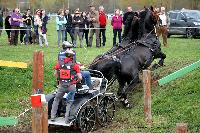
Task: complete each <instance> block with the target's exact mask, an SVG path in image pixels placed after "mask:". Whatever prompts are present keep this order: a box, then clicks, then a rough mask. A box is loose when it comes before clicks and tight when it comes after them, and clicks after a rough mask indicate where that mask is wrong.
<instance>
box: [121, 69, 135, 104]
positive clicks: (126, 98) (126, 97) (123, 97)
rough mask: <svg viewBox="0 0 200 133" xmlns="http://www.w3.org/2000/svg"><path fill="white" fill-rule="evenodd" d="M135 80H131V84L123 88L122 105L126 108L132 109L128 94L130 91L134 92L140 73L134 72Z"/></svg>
mask: <svg viewBox="0 0 200 133" xmlns="http://www.w3.org/2000/svg"><path fill="white" fill-rule="evenodd" d="M132 76H133V78H132V79H131V80H129V81H128V82H129V84H128V85H127V86H126V87H124V88H123V90H122V94H121V98H122V103H123V105H124V106H125V107H126V108H131V105H130V103H129V101H128V96H127V95H128V92H129V91H130V90H132V89H133V88H134V87H135V86H136V85H137V84H138V82H139V73H138V72H134V73H133V74H132Z"/></svg>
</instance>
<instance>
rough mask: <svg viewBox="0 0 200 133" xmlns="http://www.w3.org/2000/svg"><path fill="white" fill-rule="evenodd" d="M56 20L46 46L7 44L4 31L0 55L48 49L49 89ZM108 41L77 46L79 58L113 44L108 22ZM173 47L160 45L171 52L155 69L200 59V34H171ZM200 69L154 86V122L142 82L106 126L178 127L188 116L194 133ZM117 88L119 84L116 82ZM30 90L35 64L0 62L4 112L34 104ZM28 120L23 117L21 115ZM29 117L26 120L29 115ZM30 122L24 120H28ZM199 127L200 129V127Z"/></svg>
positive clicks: (26, 56) (15, 56)
mask: <svg viewBox="0 0 200 133" xmlns="http://www.w3.org/2000/svg"><path fill="white" fill-rule="evenodd" d="M55 29H56V28H55V23H54V21H53V20H51V21H50V22H49V24H48V34H47V38H48V41H49V47H48V48H40V47H39V46H38V45H30V46H24V45H18V46H16V47H14V46H9V45H8V44H7V38H6V33H5V32H3V35H2V36H1V37H0V53H1V54H0V60H11V61H23V62H32V60H33V59H32V58H33V52H34V51H35V50H43V51H44V60H45V66H44V69H45V83H44V85H45V87H44V89H45V93H48V92H51V91H53V90H54V87H53V86H54V84H55V78H54V76H53V67H54V65H55V63H56V59H57V53H58V51H59V50H60V49H58V48H57V42H56V40H57V34H56V30H55ZM106 34H107V43H106V47H105V48H99V49H97V48H95V43H93V48H87V49H84V48H82V49H81V48H77V49H76V52H77V58H78V61H80V62H82V63H83V64H89V63H91V62H92V60H93V59H94V58H95V57H96V56H97V55H98V54H101V53H103V52H105V51H107V50H108V49H110V48H111V46H112V30H111V27H110V26H109V27H108V28H107V31H106ZM168 41H169V47H168V48H162V49H163V51H164V52H165V53H166V55H167V58H166V61H165V65H166V66H164V67H162V68H159V69H158V70H155V71H154V72H153V75H154V76H157V77H160V78H161V77H163V76H166V75H168V74H170V73H172V72H174V71H176V70H178V69H180V68H182V67H184V66H186V65H189V64H191V63H193V62H195V61H197V60H199V59H200V53H199V51H200V43H199V41H200V39H184V38H179V37H175V38H170V39H169V40H168ZM199 78H200V69H197V70H195V71H193V72H191V73H190V74H188V75H186V76H184V77H183V78H180V79H177V80H175V81H172V82H170V83H168V84H167V85H164V86H163V87H160V86H153V87H152V116H153V124H152V125H151V126H148V125H146V124H145V122H144V113H143V88H142V84H139V85H137V87H136V88H135V89H134V90H133V91H132V92H131V93H130V94H129V100H130V102H132V103H133V105H134V107H133V108H132V109H128V110H126V109H124V108H123V107H122V106H121V105H120V103H117V105H119V106H118V108H117V111H116V117H115V119H114V121H113V123H112V124H110V125H109V126H108V128H103V129H100V130H103V131H104V130H105V132H121V133H127V132H131V133H132V132H135V133H138V132H141V133H162V132H166V131H167V130H168V131H170V132H174V131H175V130H174V129H175V126H176V123H180V122H186V123H188V127H189V130H190V132H191V133H193V132H198V131H199V130H200V124H199V123H200V114H199V112H200V102H199V101H200V97H199V96H200V84H199ZM113 88H117V84H115V86H114V87H113ZM31 94H32V66H31V65H30V66H29V67H28V69H18V68H7V67H0V110H1V111H0V116H17V115H18V114H19V113H20V112H22V111H24V110H25V109H27V108H30V107H31V105H30V101H29V100H30V95H31ZM21 121H22V123H20V124H24V123H25V122H24V121H25V120H23V119H22V120H21ZM26 121H27V120H26ZM29 123H30V122H28V123H26V125H27V124H29ZM199 132H200V131H199Z"/></svg>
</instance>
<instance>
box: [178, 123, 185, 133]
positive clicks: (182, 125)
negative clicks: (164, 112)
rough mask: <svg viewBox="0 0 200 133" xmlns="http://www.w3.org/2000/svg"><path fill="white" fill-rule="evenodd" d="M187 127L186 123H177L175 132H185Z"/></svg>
mask: <svg viewBox="0 0 200 133" xmlns="http://www.w3.org/2000/svg"><path fill="white" fill-rule="evenodd" d="M187 132H188V128H187V124H186V123H177V124H176V133H187Z"/></svg>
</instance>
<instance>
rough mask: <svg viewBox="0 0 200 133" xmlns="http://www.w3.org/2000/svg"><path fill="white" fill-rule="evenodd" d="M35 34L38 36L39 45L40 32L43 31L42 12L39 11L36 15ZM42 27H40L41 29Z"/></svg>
mask: <svg viewBox="0 0 200 133" xmlns="http://www.w3.org/2000/svg"><path fill="white" fill-rule="evenodd" d="M33 21H34V32H35V34H36V42H37V43H39V31H38V30H40V31H41V28H40V27H41V26H42V21H41V11H40V9H37V10H36V12H35V15H34V20H33ZM39 26H40V27H39Z"/></svg>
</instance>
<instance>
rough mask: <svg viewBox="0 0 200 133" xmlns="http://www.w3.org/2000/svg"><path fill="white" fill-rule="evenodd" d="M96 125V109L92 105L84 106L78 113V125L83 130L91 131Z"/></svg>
mask: <svg viewBox="0 0 200 133" xmlns="http://www.w3.org/2000/svg"><path fill="white" fill-rule="evenodd" d="M95 125H96V111H95V108H94V107H93V106H91V105H86V106H84V107H83V108H82V109H81V111H80V112H79V115H78V126H79V128H80V129H81V132H83V133H85V132H90V131H92V130H94V128H95Z"/></svg>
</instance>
